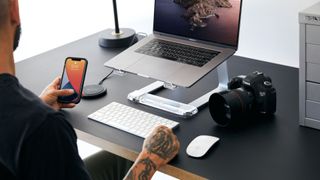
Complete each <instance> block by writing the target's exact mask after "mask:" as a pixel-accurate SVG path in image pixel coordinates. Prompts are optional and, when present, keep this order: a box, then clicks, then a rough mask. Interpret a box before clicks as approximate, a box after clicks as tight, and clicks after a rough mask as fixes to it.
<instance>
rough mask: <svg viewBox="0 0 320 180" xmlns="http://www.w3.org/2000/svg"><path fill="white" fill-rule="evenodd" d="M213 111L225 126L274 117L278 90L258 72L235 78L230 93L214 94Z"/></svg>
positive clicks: (211, 100)
mask: <svg viewBox="0 0 320 180" xmlns="http://www.w3.org/2000/svg"><path fill="white" fill-rule="evenodd" d="M209 109H210V114H211V116H212V117H213V119H214V120H215V121H216V122H217V123H218V124H219V125H221V126H228V125H230V124H235V123H236V122H238V123H240V120H241V119H242V118H244V117H247V116H249V115H252V114H257V113H258V114H263V115H271V114H273V113H275V111H276V90H275V88H274V87H273V86H272V82H271V78H270V77H268V76H265V75H264V74H263V73H261V72H258V71H255V72H253V73H250V74H248V75H247V76H238V77H234V78H232V79H231V80H230V82H229V83H228V90H226V91H222V92H219V93H214V94H212V95H211V97H210V99H209Z"/></svg>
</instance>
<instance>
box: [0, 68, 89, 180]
mask: <svg viewBox="0 0 320 180" xmlns="http://www.w3.org/2000/svg"><path fill="white" fill-rule="evenodd" d="M76 140H77V137H76V134H75V132H74V130H73V128H72V127H71V125H70V124H69V123H68V122H67V121H66V120H65V118H64V116H63V114H61V113H59V112H57V111H55V110H53V109H51V108H50V107H49V106H47V105H46V104H44V103H43V102H42V101H41V99H39V98H38V97H37V96H36V95H34V94H33V93H31V92H30V91H28V90H27V89H25V88H24V87H22V85H21V84H20V83H19V82H18V80H17V79H16V78H15V77H14V76H11V75H9V74H0V179H4V180H11V179H24V180H29V179H30V180H51V179H52V180H73V179H76V180H84V179H90V178H89V175H88V172H87V170H86V168H85V166H84V164H83V161H82V160H81V158H80V157H79V154H78V149H77V144H76Z"/></svg>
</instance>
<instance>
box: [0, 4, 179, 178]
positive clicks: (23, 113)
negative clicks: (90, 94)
mask: <svg viewBox="0 0 320 180" xmlns="http://www.w3.org/2000/svg"><path fill="white" fill-rule="evenodd" d="M19 35H20V17H19V6H18V0H0V179H4V180H11V179H25V180H28V179H30V180H37V179H39V180H50V179H52V180H53V179H54V180H64V179H68V180H82V179H90V178H92V179H103V178H105V179H121V178H123V177H124V179H150V178H151V177H152V175H153V174H154V173H155V171H156V170H157V169H158V168H159V167H161V166H162V165H164V164H166V163H167V162H168V161H170V160H171V159H172V158H173V157H174V156H175V155H176V154H177V152H178V150H179V146H180V145H179V142H178V140H177V138H176V136H175V135H174V134H173V133H172V131H171V130H170V129H168V128H166V127H163V126H161V127H158V128H156V130H155V131H154V132H153V133H152V134H151V135H150V136H149V137H148V138H146V140H145V142H144V145H143V148H142V152H141V153H140V154H139V156H138V158H137V160H136V162H135V163H134V164H133V165H132V167H131V168H130V170H129V171H128V173H127V175H126V176H125V174H123V172H126V171H127V169H128V168H127V169H126V166H128V165H131V164H129V163H128V162H127V161H126V160H124V159H122V158H120V157H117V156H114V155H111V154H110V153H107V152H100V153H98V154H96V155H94V156H93V157H91V158H89V160H88V161H87V162H86V163H83V161H82V160H81V158H80V157H79V154H78V149H77V145H76V134H75V132H74V130H73V128H72V127H71V125H70V124H69V123H68V122H67V121H66V120H65V117H64V116H63V114H61V113H60V112H59V109H60V108H72V107H74V106H75V104H60V103H58V102H57V97H58V96H67V95H71V94H72V93H73V91H72V90H59V89H58V88H59V85H60V84H59V83H60V79H59V78H57V79H55V80H54V81H53V82H52V83H51V84H50V85H49V86H48V87H47V88H46V89H45V90H44V91H43V93H42V94H41V95H40V98H39V97H37V96H35V95H34V94H33V93H31V92H30V91H28V90H27V89H25V88H24V87H22V85H21V84H20V83H19V81H18V79H17V78H16V77H15V67H14V59H13V51H14V49H15V48H16V47H17V46H18V42H19ZM100 170H101V171H102V173H100V172H98V171H100Z"/></svg>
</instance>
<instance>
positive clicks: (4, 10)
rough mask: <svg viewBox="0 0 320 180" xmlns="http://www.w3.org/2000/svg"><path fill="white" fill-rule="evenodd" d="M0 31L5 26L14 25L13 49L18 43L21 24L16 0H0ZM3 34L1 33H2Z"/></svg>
mask: <svg viewBox="0 0 320 180" xmlns="http://www.w3.org/2000/svg"><path fill="white" fill-rule="evenodd" d="M0 9H1V11H0V32H2V30H3V29H5V28H8V27H6V26H8V25H9V26H14V27H15V29H14V37H13V49H14V50H15V49H16V48H17V47H18V45H19V40H20V34H21V25H20V17H19V8H18V0H0ZM2 35H3V34H2Z"/></svg>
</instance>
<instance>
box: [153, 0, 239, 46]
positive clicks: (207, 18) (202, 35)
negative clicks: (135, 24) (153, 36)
mask: <svg viewBox="0 0 320 180" xmlns="http://www.w3.org/2000/svg"><path fill="white" fill-rule="evenodd" d="M241 1H242V0H155V12H154V31H157V32H162V33H166V34H172V35H177V36H183V37H186V38H191V39H197V40H202V41H208V42H212V43H219V44H224V45H230V46H234V47H237V46H238V38H239V37H238V36H239V27H240V14H241Z"/></svg>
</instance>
